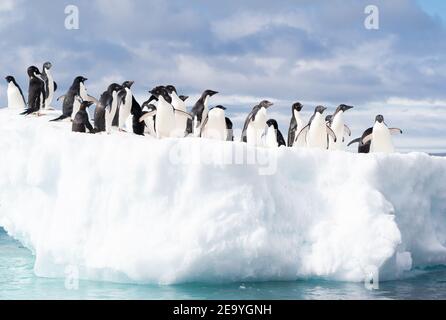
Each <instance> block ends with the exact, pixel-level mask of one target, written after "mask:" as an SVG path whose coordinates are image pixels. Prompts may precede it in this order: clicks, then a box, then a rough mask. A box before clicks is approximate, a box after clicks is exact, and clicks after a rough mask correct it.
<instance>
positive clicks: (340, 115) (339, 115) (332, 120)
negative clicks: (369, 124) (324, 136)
mask: <svg viewBox="0 0 446 320" xmlns="http://www.w3.org/2000/svg"><path fill="white" fill-rule="evenodd" d="M350 109H353V107H352V106H348V105H345V104H341V105H340V106H339V107H338V108H337V109H336V112H335V114H334V115H332V116H328V117H327V118H326V120H327V122H328V126H329V127H330V128H331V129H332V130H333V132H334V133H335V135H336V138H337V140H336V142H335V141H334V140H333V138H332V137H331V136H329V137H328V139H329V142H328V144H329V146H328V148H329V149H330V150H343V149H344V141H345V138H344V137H345V136H346V135H347V136H349V137H350V136H351V135H352V133H351V130H350V128H349V127H348V126H347V125H346V124H345V121H344V113H345V112H346V111H348V110H350Z"/></svg>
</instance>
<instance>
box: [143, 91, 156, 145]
mask: <svg viewBox="0 0 446 320" xmlns="http://www.w3.org/2000/svg"><path fill="white" fill-rule="evenodd" d="M152 101H158V98H156V97H155V96H154V95H152V96H151V97H150V99H149V100H147V101H145V102H144V103H143V104H142V106H141V107H142V110H143V111H144V112H148V113H150V116H149V115H147V114H146V116H145V117H144V122H145V124H146V127H145V130H144V133H147V134H149V135H151V136H152V137H156V129H155V123H156V111H157V110H156V106H155V105H154V104H152Z"/></svg>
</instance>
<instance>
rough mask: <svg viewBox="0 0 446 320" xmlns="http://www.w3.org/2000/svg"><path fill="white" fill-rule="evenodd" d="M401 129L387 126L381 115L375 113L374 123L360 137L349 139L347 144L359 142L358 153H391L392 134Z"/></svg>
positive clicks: (393, 150) (392, 148)
mask: <svg viewBox="0 0 446 320" xmlns="http://www.w3.org/2000/svg"><path fill="white" fill-rule="evenodd" d="M402 133H403V131H402V130H401V129H398V128H389V127H387V125H386V123H385V122H384V117H383V116H382V115H377V116H376V118H375V125H374V126H373V127H372V128H369V129H367V130H366V131H365V132H364V133H363V135H362V137H361V138H358V139H355V140H353V141H351V142H350V143H349V144H348V145H349V146H351V145H352V144H354V143H359V147H358V152H359V153H369V152H373V153H375V152H383V153H393V152H395V147H394V145H393V141H392V134H402Z"/></svg>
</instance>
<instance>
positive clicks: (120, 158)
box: [0, 109, 446, 284]
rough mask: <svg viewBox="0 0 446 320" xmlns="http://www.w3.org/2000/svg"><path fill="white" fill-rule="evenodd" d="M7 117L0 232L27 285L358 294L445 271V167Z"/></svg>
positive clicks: (437, 162) (423, 159)
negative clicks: (303, 287)
mask: <svg viewBox="0 0 446 320" xmlns="http://www.w3.org/2000/svg"><path fill="white" fill-rule="evenodd" d="M16 113H17V112H16V111H11V110H7V109H0V152H1V153H0V226H2V227H4V228H5V230H6V231H7V232H8V233H9V234H10V235H11V236H13V237H14V238H16V239H18V240H20V241H21V242H22V243H23V244H24V245H25V246H27V247H28V248H29V249H30V250H32V252H33V253H34V254H35V257H36V262H35V273H36V274H37V275H38V276H44V277H64V276H65V275H66V272H67V270H72V268H73V267H74V268H77V270H78V271H79V273H80V277H81V278H83V279H93V280H105V281H118V282H132V283H133V282H135V283H162V284H173V283H183V282H193V281H205V282H208V281H210V282H228V281H262V280H295V279H298V278H312V277H321V278H326V279H331V280H341V281H363V279H364V278H365V276H366V275H367V273H368V272H369V270H370V269H371V268H373V267H377V268H379V270H380V278H381V279H395V278H398V277H402V276H404V274H405V271H406V270H409V269H414V268H416V267H426V266H432V265H438V264H446V158H440V157H431V156H428V155H427V154H423V153H410V154H390V155H384V154H373V155H372V154H370V155H358V154H353V153H347V152H328V151H319V150H306V149H287V148H280V149H276V150H275V149H266V148H258V149H256V148H253V147H249V146H247V145H246V144H242V143H238V142H236V143H231V142H221V141H212V140H206V139H194V138H187V139H166V140H155V139H153V138H150V137H139V136H135V135H131V134H125V133H114V134H112V135H106V134H104V135H90V134H78V133H72V132H70V128H71V124H70V123H69V122H64V123H48V120H49V119H50V118H51V117H49V116H46V117H40V118H37V117H35V116H29V117H27V118H24V117H21V116H18V115H17V114H16ZM52 116H54V115H52ZM234 151H237V152H238V153H237V154H239V156H235V157H234V159H236V160H237V161H228V160H231V152H234ZM254 151H255V152H257V156H258V161H256V162H255V163H253V162H252V161H248V156H247V155H248V154H250V152H254ZM240 154H241V156H240ZM198 156H200V157H201V158H200V157H198ZM244 156H246V159H243V157H244ZM200 159H201V161H199V160H200ZM231 162H233V163H232V164H231Z"/></svg>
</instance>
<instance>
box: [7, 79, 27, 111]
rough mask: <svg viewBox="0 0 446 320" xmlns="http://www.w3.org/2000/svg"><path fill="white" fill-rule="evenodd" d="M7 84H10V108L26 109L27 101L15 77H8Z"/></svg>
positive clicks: (8, 94) (8, 93)
mask: <svg viewBox="0 0 446 320" xmlns="http://www.w3.org/2000/svg"><path fill="white" fill-rule="evenodd" d="M5 79H6V82H7V83H8V89H7V91H6V92H7V96H8V108H10V109H21V110H24V109H26V101H25V97H24V96H23V92H22V89H21V88H20V86H19V84H18V83H17V82H16V81H15V79H14V77H13V76H7V77H6V78H5Z"/></svg>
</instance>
